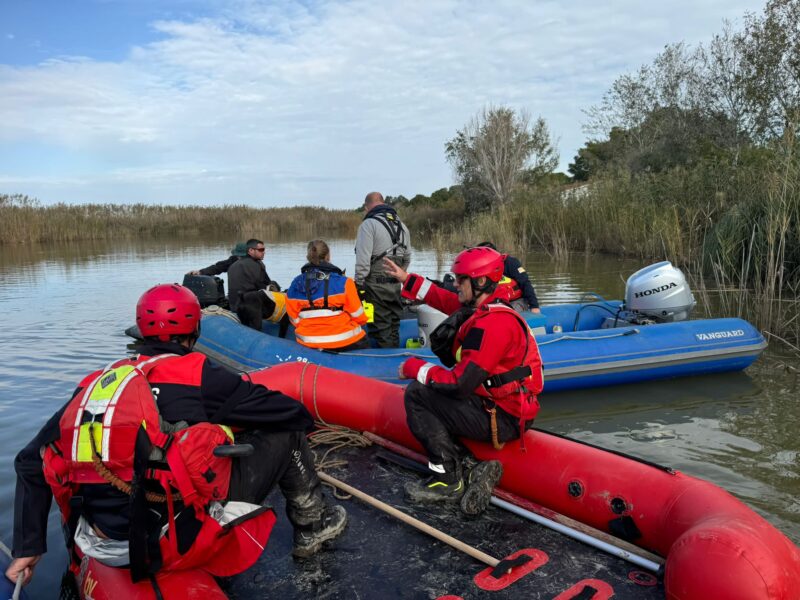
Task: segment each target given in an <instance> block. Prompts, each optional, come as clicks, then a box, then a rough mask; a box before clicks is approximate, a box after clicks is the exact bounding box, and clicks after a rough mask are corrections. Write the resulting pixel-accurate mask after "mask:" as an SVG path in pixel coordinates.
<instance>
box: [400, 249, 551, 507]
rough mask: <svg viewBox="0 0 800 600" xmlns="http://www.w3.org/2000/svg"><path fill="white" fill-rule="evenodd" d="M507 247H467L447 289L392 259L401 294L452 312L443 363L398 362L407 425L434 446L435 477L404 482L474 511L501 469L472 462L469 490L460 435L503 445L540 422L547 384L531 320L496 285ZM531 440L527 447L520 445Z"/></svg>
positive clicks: (436, 340)
mask: <svg viewBox="0 0 800 600" xmlns="http://www.w3.org/2000/svg"><path fill="white" fill-rule="evenodd" d="M503 260H504V256H503V255H502V254H500V253H499V252H497V251H496V250H493V249H492V248H486V247H479V248H469V249H467V250H464V251H463V252H461V253H460V254H459V255H458V256H457V257H456V259H455V262H454V263H453V267H452V271H453V273H454V274H455V276H456V289H457V290H458V292H457V293H454V292H451V291H448V290H445V289H442V288H441V287H438V286H436V285H433V282H432V281H430V280H428V279H425V278H424V277H421V276H420V275H414V274H409V273H407V272H406V271H404V270H403V269H401V268H400V267H398V266H397V265H395V264H394V263H391V264H389V263H390V261H388V262H387V263H385V267H386V271H387V273H389V275H390V276H391V277H396V278H397V279H398V280H399V281H400V282H401V283H403V291H402V294H403V296H404V297H406V298H409V299H415V300H422V301H423V302H425V303H426V304H428V305H430V306H432V307H433V308H436V309H438V310H440V311H442V312H444V313H446V314H448V315H450V316H449V317H448V318H447V319H446V320H445V321H444V322H443V323H442V324H441V325H440V326H439V327H438V328H437V329H436V330H435V331H434V332H433V333H432V334H431V348H432V349H433V351H434V352H435V353H436V354H437V356H438V357H439V358H440V359H441V360H442V363H443V364H444V365H445V366H446V367H452V369H450V368H445V367H441V366H438V365H434V364H433V363H428V362H425V361H424V360H422V359H420V358H415V357H412V358H409V359H407V360H406V361H405V362H403V364H402V365H400V377H401V378H404V379H415V380H416V381H412V382H411V383H410V384H409V386H408V387H407V388H406V391H405V395H404V402H405V407H406V415H407V419H408V426H409V429H410V430H411V432H412V433H413V434H414V436H415V437H416V438H417V439H418V440H419V441H420V443H421V444H422V446H423V447H424V448H425V450H426V452H427V454H428V459H429V463H428V468H429V469H430V470H431V471H432V476H431V477H430V479H428V480H427V481H425V482H419V483H412V484H409V485H408V486H407V487H406V495H407V496H408V498H409V499H410V500H412V501H418V502H430V501H440V500H450V501H457V500H458V501H460V503H461V508H462V510H463V511H464V512H465V513H467V514H471V515H474V514H478V513H480V512H482V511H483V510H485V509H486V507H487V506H488V504H489V500H490V498H491V491H492V488H493V487H494V486H495V485H496V484H497V482H498V481H499V480H500V477H501V476H502V465H501V464H500V463H499V462H498V461H487V462H483V463H479V464H478V465H477V466H476V467H474V468H473V469H471V471H470V473H469V475H468V478H467V486H466V490H465V485H464V476H463V473H462V460H461V453H460V451H459V446H458V444H457V442H456V438H457V437H465V438H469V439H474V440H480V441H485V442H491V443H492V444H494V446H495V447H496V448H500V447H502V444H504V443H505V442H507V441H510V440H514V439H517V438H519V437H520V436H521V435H522V433H523V432H524V431H525V430H526V429H527V428H529V427H531V426H532V424H533V419H534V418H535V417H536V414H537V413H538V411H539V402H538V400H537V398H536V396H537V394H538V393H539V392H541V390H542V381H543V380H542V360H541V357H540V356H539V348H538V346H537V345H536V340H535V339H534V338H533V334H532V333H531V331H530V329H529V328H528V325H527V323H526V322H525V321H524V320H523V319H522V317H521V316H520V315H519V314H518V313H517V312H516V311H514V310H513V309H512V308H511V307H510V306H509V305H508V304H507V303H506V302H505V300H504V298H505V290H500V289H498V286H497V284H498V282H499V281H500V279H501V278H502V276H503ZM523 449H524V447H523Z"/></svg>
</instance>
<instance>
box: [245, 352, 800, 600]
mask: <svg viewBox="0 0 800 600" xmlns="http://www.w3.org/2000/svg"><path fill="white" fill-rule="evenodd" d="M250 377H252V379H253V381H255V382H257V383H263V384H264V385H266V386H267V387H269V388H271V389H278V390H281V391H283V392H284V393H286V394H288V395H290V396H293V397H295V398H297V399H299V400H300V401H302V402H303V403H304V404H305V406H306V407H307V408H308V409H309V410H310V411H311V413H312V414H313V415H314V416H315V417H316V418H317V419H319V420H322V421H324V422H327V423H331V424H339V425H344V426H346V427H350V428H352V429H355V430H358V431H370V432H373V433H376V434H378V435H380V436H383V437H385V438H388V439H390V440H392V441H394V442H397V443H399V444H401V445H403V446H405V447H407V448H412V449H417V450H420V449H421V447H420V445H419V444H418V443H417V441H416V440H415V439H414V437H413V436H412V435H411V433H410V432H409V430H408V428H407V426H406V417H405V410H404V407H403V388H401V387H400V386H397V385H393V384H388V383H383V382H379V381H375V380H371V379H366V378H363V377H359V376H357V375H351V374H348V373H343V372H340V371H334V370H332V369H326V368H324V367H319V366H316V365H312V364H310V363H287V364H283V365H278V366H275V367H272V368H269V369H266V370H263V371H256V372H253V373H251V374H250ZM468 445H469V447H470V449H471V450H472V451H473V452H474V453H475V455H476V456H477V457H478V458H480V459H498V460H501V461H502V462H503V465H504V474H503V478H502V480H501V482H500V486H501V487H502V488H503V489H504V490H507V491H509V492H512V493H514V494H516V495H518V496H521V497H523V498H526V499H529V500H531V501H533V502H535V503H537V504H540V505H542V506H544V507H546V508H548V509H550V510H553V511H556V512H558V513H561V514H563V515H566V516H567V517H571V518H572V519H575V520H577V521H580V522H582V523H585V524H587V525H590V526H592V527H595V528H597V529H600V530H602V531H606V532H610V533H615V534H616V535H622V536H623V537H628V538H629V539H631V540H632V541H634V543H635V544H636V545H638V546H640V547H641V548H644V549H646V550H649V551H651V552H654V553H656V554H659V555H661V556H663V557H665V558H666V566H665V572H664V588H665V590H666V596H667V598H670V599H673V598H674V599H678V598H680V599H684V600H687V599H688V600H723V599H724V600H732V599H735V598H742V599H745V598H746V599H748V600H759V599H764V600H766V599H770V600H797V599H798V598H800V549H798V548H797V547H796V546H795V545H794V544H793V543H792V542H791V541H790V540H789V539H788V538H787V537H786V536H784V535H783V534H782V533H781V532H780V531H778V530H777V529H775V528H774V527H773V526H772V525H771V524H769V523H768V522H767V521H766V520H764V519H763V518H762V517H760V516H759V515H757V514H756V513H755V512H753V511H752V510H751V509H750V508H748V507H747V506H746V505H745V504H743V503H742V502H740V501H739V500H737V499H736V498H734V497H733V496H731V495H730V494H729V493H728V492H726V491H724V490H723V489H721V488H719V487H717V486H715V485H713V484H711V483H708V482H706V481H702V480H700V479H696V478H694V477H690V476H688V475H685V474H683V473H680V472H677V471H673V470H671V469H666V468H663V467H659V466H657V465H652V464H648V463H645V462H641V461H637V460H635V459H633V458H630V457H626V456H622V455H619V454H614V453H612V452H608V451H605V450H602V449H599V448H596V447H593V446H589V445H585V444H581V443H579V442H576V441H574V440H569V439H565V438H562V437H558V436H555V435H551V434H547V433H544V432H540V431H528V432H527V433H526V439H525V448H526V449H527V452H525V453H523V452H521V451H520V445H519V444H517V443H509V444H506V446H505V448H504V449H503V450H501V451H497V450H494V449H493V448H492V446H491V445H488V444H480V443H474V442H470V443H468ZM634 538H635V539H634Z"/></svg>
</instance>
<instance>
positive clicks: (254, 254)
mask: <svg viewBox="0 0 800 600" xmlns="http://www.w3.org/2000/svg"><path fill="white" fill-rule="evenodd" d="M245 246H246V248H247V256H244V257H242V258H241V259H240V260H238V261H237V262H235V263H234V264H233V265H231V267H230V269H228V304H229V305H230V307H231V310H232V311H234V312H235V313H236V314H237V315H238V316H239V319H240V320H241V322H242V325H245V326H247V327H252V328H253V329H256V330H258V331H261V321H262V319H269V318H272V317H273V315H275V310H276V304H275V301H274V300H273V298H272V295H271V293H270V292H279V291H280V286H279V285H278V284H277V283H276V282H274V281H272V280H271V279H270V278H269V275H267V268H266V267H265V266H264V252H265V251H266V248H265V246H264V242H262V241H261V240H257V239H255V238H251V239H249V240H247V242H245ZM287 326H288V325H284V326H283V327H282V331H284V330H285V328H286V327H287Z"/></svg>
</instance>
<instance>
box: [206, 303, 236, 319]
mask: <svg viewBox="0 0 800 600" xmlns="http://www.w3.org/2000/svg"><path fill="white" fill-rule="evenodd" d="M200 312H202V313H203V314H204V315H209V316H218V317H227V318H228V319H230V320H231V321H234V322H235V323H241V321H240V320H239V317H237V316H236V313H234V312H231V311H229V310H226V309H224V308H222V307H221V306H217V305H216V304H212V305H210V306H206V307H205V308H204V309H203V310H202V311H200Z"/></svg>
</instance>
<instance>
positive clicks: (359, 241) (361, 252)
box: [353, 218, 411, 284]
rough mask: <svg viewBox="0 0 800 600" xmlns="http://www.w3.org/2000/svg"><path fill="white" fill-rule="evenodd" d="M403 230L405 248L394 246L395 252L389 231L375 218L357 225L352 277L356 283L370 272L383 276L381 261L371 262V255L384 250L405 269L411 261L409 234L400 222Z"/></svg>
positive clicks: (361, 281) (360, 282)
mask: <svg viewBox="0 0 800 600" xmlns="http://www.w3.org/2000/svg"><path fill="white" fill-rule="evenodd" d="M400 226H401V227H402V230H403V236H402V237H403V240H402V243H403V244H404V245H405V246H406V247H405V248H399V247H398V248H396V253H395V252H394V251H393V250H392V245H393V244H392V238H391V236H390V235H389V232H388V231H387V230H386V227H384V226H383V225H382V224H381V223H380V222H379V221H378V220H377V219H374V218H369V219H364V221H363V222H362V223H361V225H359V227H358V234H357V235H356V272H355V276H354V277H353V279H355V281H356V283H358V284H362V283H364V280H365V279H366V278H367V275H369V274H370V272H371V273H372V274H373V275H380V276H384V275H385V273H386V271H385V270H384V268H383V265H382V261H380V260H376V261H374V262H373V257H377V256H380V255H381V254H383V253H384V252H386V251H389V253H388V254H387V255H386V256H387V257H388V258H391V259H392V260H394V262H396V263H397V264H398V265H400V266H401V267H402V268H404V269H407V268H408V265H409V264H410V263H411V235H410V234H409V233H408V227H406V226H405V224H404V223H402V222H401V223H400Z"/></svg>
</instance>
